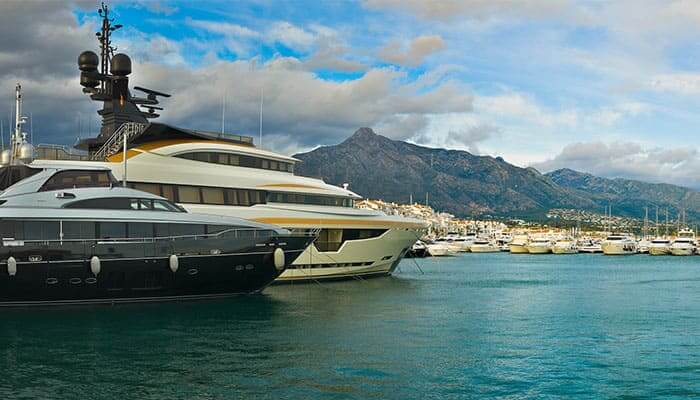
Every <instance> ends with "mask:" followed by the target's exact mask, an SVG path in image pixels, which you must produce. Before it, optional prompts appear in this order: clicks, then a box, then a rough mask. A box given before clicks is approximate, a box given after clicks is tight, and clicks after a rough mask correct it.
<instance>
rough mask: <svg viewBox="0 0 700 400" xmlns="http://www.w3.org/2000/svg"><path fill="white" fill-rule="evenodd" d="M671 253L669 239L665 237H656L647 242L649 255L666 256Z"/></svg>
mask: <svg viewBox="0 0 700 400" xmlns="http://www.w3.org/2000/svg"><path fill="white" fill-rule="evenodd" d="M669 254H671V241H670V240H668V239H666V238H656V239H653V240H652V241H651V243H650V244H649V255H652V256H667V255H669Z"/></svg>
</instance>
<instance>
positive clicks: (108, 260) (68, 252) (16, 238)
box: [0, 164, 315, 306]
mask: <svg viewBox="0 0 700 400" xmlns="http://www.w3.org/2000/svg"><path fill="white" fill-rule="evenodd" d="M118 185H119V182H117V181H116V180H115V178H114V177H113V176H112V174H111V172H110V171H109V170H108V169H105V168H97V167H93V168H91V167H84V166H80V167H76V168H68V167H66V165H65V164H64V165H61V166H59V167H55V168H52V167H51V166H43V168H32V167H29V166H26V165H21V164H19V165H8V166H5V167H2V168H0V190H3V192H2V193H1V194H0V234H1V237H2V242H1V243H0V305H2V306H7V305H15V306H20V305H22V306H23V305H47V304H71V303H117V302H139V301H156V300H161V301H162V300H180V299H197V298H211V297H223V296H228V295H233V294H242V293H254V292H259V291H261V290H262V289H263V288H265V287H266V286H267V285H268V284H269V283H271V282H272V281H273V280H274V279H275V278H277V277H278V276H279V274H280V273H282V272H283V271H284V269H285V267H286V266H287V265H288V264H290V263H291V262H292V261H293V260H294V259H295V258H296V257H297V256H298V255H299V254H300V253H301V252H302V251H304V249H305V248H306V247H307V246H308V245H309V244H310V243H311V241H312V240H313V239H314V238H315V237H314V236H313V235H308V234H307V235H300V234H295V235H292V234H291V233H290V232H289V231H286V230H284V229H279V228H277V227H274V226H271V225H265V224H259V223H255V222H250V221H246V220H240V219H236V218H222V217H220V216H210V215H198V214H190V213H188V212H186V211H185V210H184V209H182V208H181V207H180V206H178V205H176V204H174V203H172V202H170V201H169V200H167V199H165V198H162V197H159V196H155V195H152V194H150V193H146V192H141V191H137V190H133V189H129V188H125V187H120V186H118Z"/></svg>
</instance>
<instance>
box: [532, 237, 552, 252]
mask: <svg viewBox="0 0 700 400" xmlns="http://www.w3.org/2000/svg"><path fill="white" fill-rule="evenodd" d="M527 252H528V253H530V254H546V253H551V252H552V239H550V238H547V237H535V238H533V239H531V240H530V242H529V243H528V244H527Z"/></svg>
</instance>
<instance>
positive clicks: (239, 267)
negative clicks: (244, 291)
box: [236, 265, 244, 271]
mask: <svg viewBox="0 0 700 400" xmlns="http://www.w3.org/2000/svg"><path fill="white" fill-rule="evenodd" d="M243 268H244V267H243V266H242V265H236V271H243Z"/></svg>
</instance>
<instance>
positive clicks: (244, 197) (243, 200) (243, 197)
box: [238, 190, 250, 206]
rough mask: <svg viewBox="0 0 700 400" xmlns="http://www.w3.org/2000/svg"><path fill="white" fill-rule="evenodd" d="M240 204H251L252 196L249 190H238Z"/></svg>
mask: <svg viewBox="0 0 700 400" xmlns="http://www.w3.org/2000/svg"><path fill="white" fill-rule="evenodd" d="M238 204H239V205H241V206H249V205H250V196H249V194H248V191H247V190H239V191H238Z"/></svg>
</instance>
